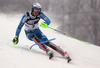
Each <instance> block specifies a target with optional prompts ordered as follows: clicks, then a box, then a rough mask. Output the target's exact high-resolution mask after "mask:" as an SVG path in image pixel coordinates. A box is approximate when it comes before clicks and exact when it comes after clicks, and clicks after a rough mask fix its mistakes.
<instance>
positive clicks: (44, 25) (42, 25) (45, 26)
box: [40, 22, 48, 28]
mask: <svg viewBox="0 0 100 68" xmlns="http://www.w3.org/2000/svg"><path fill="white" fill-rule="evenodd" d="M40 26H41V27H43V28H48V24H47V23H45V22H41V24H40Z"/></svg>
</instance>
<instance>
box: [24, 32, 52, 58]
mask: <svg viewBox="0 0 100 68" xmlns="http://www.w3.org/2000/svg"><path fill="white" fill-rule="evenodd" d="M35 34H36V33H34V32H26V36H27V38H28V39H29V40H31V41H34V42H35V43H39V42H41V41H40V40H39V38H38V37H37V36H36V35H35ZM38 34H39V33H38ZM38 46H39V48H40V49H42V50H43V51H46V53H47V54H48V55H49V56H50V57H49V59H51V58H52V57H53V53H52V52H51V51H50V50H49V49H48V48H47V46H46V45H45V44H39V45H38Z"/></svg>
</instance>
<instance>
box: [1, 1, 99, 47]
mask: <svg viewBox="0 0 100 68" xmlns="http://www.w3.org/2000/svg"><path fill="white" fill-rule="evenodd" d="M35 2H38V3H40V4H41V5H42V11H44V12H47V13H48V14H50V15H51V16H52V19H54V20H56V22H55V23H56V24H58V25H59V27H58V28H57V29H58V30H60V31H62V32H65V33H66V34H69V35H71V36H73V37H75V38H78V39H80V40H83V41H86V42H89V43H92V44H95V45H98V46H100V41H99V40H100V37H99V36H100V23H99V22H100V0H0V14H2V13H3V14H7V15H10V14H11V15H15V14H24V13H25V12H27V11H30V10H31V8H32V4H33V3H35ZM48 17H49V16H48ZM50 19H51V18H50ZM52 19H51V21H52ZM52 23H53V22H52Z"/></svg>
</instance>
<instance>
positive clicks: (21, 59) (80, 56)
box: [0, 14, 100, 68]
mask: <svg viewBox="0 0 100 68" xmlns="http://www.w3.org/2000/svg"><path fill="white" fill-rule="evenodd" d="M21 17H22V14H19V15H15V16H14V17H12V16H11V15H8V16H7V15H5V14H0V19H1V24H0V29H1V33H0V68H41V67H42V68H100V53H99V52H100V47H98V46H95V45H92V44H91V45H86V44H84V43H82V42H80V41H77V40H75V39H72V38H69V37H66V36H64V35H62V34H59V33H57V32H55V31H53V30H50V29H48V28H45V29H44V28H41V27H40V29H41V30H42V31H43V33H44V34H45V35H46V36H47V37H48V39H52V38H56V40H54V41H52V42H53V43H55V44H56V45H58V46H60V47H61V48H63V49H64V50H65V51H67V52H68V54H69V55H70V57H71V58H72V61H71V63H69V64H68V63H67V61H66V59H64V58H63V57H62V56H61V55H59V54H58V53H57V52H56V51H54V50H53V52H54V58H53V59H52V60H49V57H48V55H46V53H45V52H44V51H42V50H41V49H39V47H38V46H37V45H36V46H34V47H33V48H32V50H30V49H29V47H30V46H31V45H32V44H34V42H32V41H29V40H28V39H27V38H26V36H25V33H24V27H23V28H22V31H21V33H20V37H19V43H18V45H13V44H12V39H13V37H14V36H15V31H16V28H17V26H18V24H19V22H20V19H21ZM41 21H42V20H41ZM52 25H54V24H53V23H51V24H50V26H51V27H53V28H56V27H55V26H52Z"/></svg>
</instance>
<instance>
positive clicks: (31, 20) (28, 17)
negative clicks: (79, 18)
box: [13, 3, 71, 62]
mask: <svg viewBox="0 0 100 68" xmlns="http://www.w3.org/2000/svg"><path fill="white" fill-rule="evenodd" d="M41 9H42V7H41V5H40V4H39V3H34V4H33V5H32V10H31V11H28V12H26V13H25V14H24V15H23V17H22V19H21V21H20V23H19V25H18V27H17V30H16V34H15V37H14V39H13V43H14V44H15V45H16V44H17V43H18V41H19V34H20V31H21V29H22V27H23V25H24V24H25V34H26V37H27V38H28V39H29V40H31V41H34V42H35V43H39V42H43V41H46V40H48V39H47V37H46V36H45V35H44V34H43V33H42V32H41V30H40V29H39V20H40V19H43V20H44V21H45V22H42V23H45V24H47V25H49V24H50V23H51V21H50V19H49V18H48V17H47V16H46V15H45V14H44V13H43V12H42V11H41ZM38 46H39V48H40V49H42V50H43V51H45V52H46V53H47V54H48V55H49V59H51V58H52V57H53V52H52V51H51V50H50V49H49V48H48V47H47V46H49V47H51V48H52V49H54V50H55V51H57V52H58V53H60V54H61V55H62V56H63V57H65V58H66V59H67V62H69V61H70V60H71V58H70V57H69V55H68V54H67V52H66V51H64V50H63V49H61V48H60V47H59V46H57V45H55V44H53V43H52V42H47V43H44V44H39V45H38Z"/></svg>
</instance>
